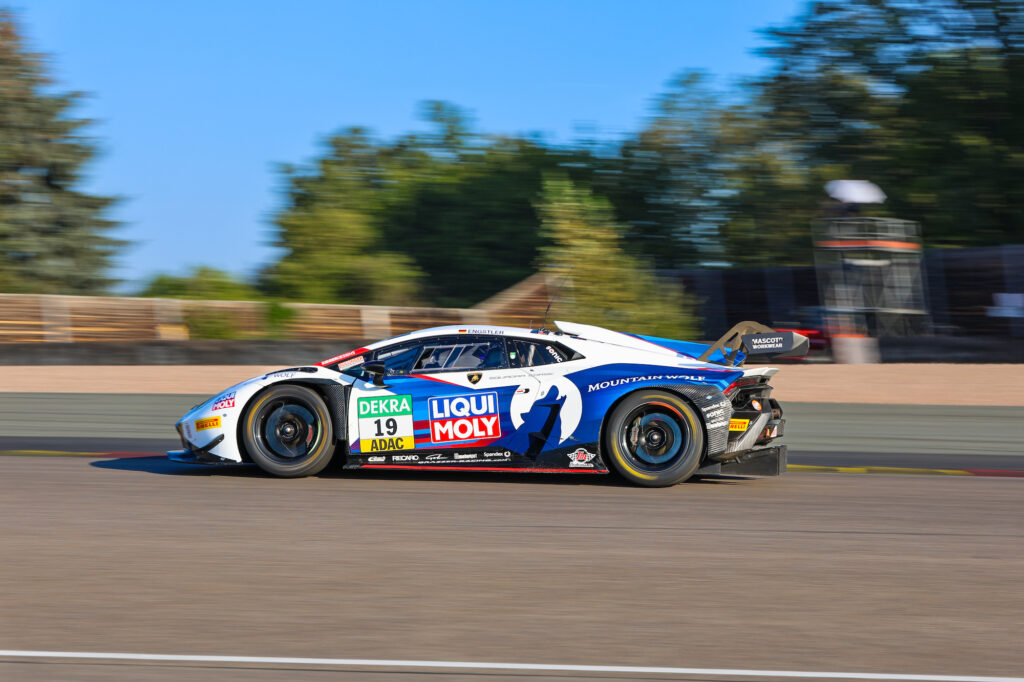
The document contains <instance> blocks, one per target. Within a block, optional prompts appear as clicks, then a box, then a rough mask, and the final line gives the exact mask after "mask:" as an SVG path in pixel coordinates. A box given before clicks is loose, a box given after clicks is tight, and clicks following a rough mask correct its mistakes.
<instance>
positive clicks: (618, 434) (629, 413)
mask: <svg viewBox="0 0 1024 682" xmlns="http://www.w3.org/2000/svg"><path fill="white" fill-rule="evenodd" d="M604 451H605V452H606V453H607V454H608V459H609V460H611V463H612V466H614V467H615V469H616V470H617V471H618V472H619V473H620V474H622V476H623V477H624V478H625V479H626V480H628V481H630V482H632V483H636V484H638V485H642V486H647V487H651V488H659V487H664V486H669V485H675V484H676V483H681V482H683V481H685V480H686V479H688V478H689V477H690V476H692V475H693V473H694V472H695V471H697V467H698V466H699V465H700V457H701V453H702V452H703V451H704V427H703V426H702V425H701V422H700V419H699V418H698V417H697V412H696V410H694V409H693V407H691V406H690V404H689V403H688V402H686V401H685V400H683V399H682V398H680V397H679V396H678V395H676V394H674V393H669V392H668V391H658V390H650V391H637V392H636V393H632V394H630V395H628V396H626V398H625V399H624V400H623V401H622V402H621V403H619V404H618V405H617V406H616V408H615V409H614V410H613V411H612V414H611V416H610V417H609V419H608V422H607V424H606V426H605V433H604Z"/></svg>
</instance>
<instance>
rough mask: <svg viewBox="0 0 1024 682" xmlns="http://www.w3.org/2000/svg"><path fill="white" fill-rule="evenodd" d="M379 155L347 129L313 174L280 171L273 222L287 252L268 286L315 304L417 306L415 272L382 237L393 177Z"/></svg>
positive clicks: (374, 147) (360, 135)
mask: <svg viewBox="0 0 1024 682" xmlns="http://www.w3.org/2000/svg"><path fill="white" fill-rule="evenodd" d="M382 157H383V154H382V150H381V149H379V148H378V146H377V145H375V144H374V142H373V141H372V140H371V139H370V138H369V136H368V135H367V134H366V132H365V131H363V130H361V129H358V128H352V129H349V130H348V131H345V132H344V133H342V134H339V135H337V136H335V137H334V138H332V139H331V140H330V142H329V150H328V154H327V155H325V156H324V157H323V158H321V159H320V160H319V161H318V162H317V164H316V168H315V169H302V170H300V169H296V168H292V167H285V168H284V169H283V172H284V174H285V178H286V181H287V183H288V190H287V197H288V203H287V205H286V207H285V208H284V209H283V210H282V211H281V212H280V213H278V215H277V217H276V219H275V223H276V224H277V227H278V239H277V246H279V247H281V248H282V249H284V255H283V256H282V258H281V259H280V260H279V261H278V262H277V263H276V264H275V265H274V266H272V267H271V268H270V269H269V271H268V272H267V273H266V274H265V280H266V282H265V288H267V289H268V290H269V291H270V292H271V293H273V294H274V295H277V296H280V297H283V298H287V299H290V300H299V301H311V302H320V303H362V304H375V305H412V304H415V303H417V302H418V301H419V299H420V297H419V287H420V279H421V273H420V271H419V270H418V269H417V268H416V266H415V265H414V264H413V262H412V261H411V259H409V258H408V257H406V256H404V255H402V254H401V253H397V252H396V251H395V250H393V249H390V248H389V246H388V244H387V243H386V242H385V239H384V237H383V235H382V234H381V229H380V223H379V216H380V213H381V211H382V210H383V208H384V205H385V204H384V201H385V199H386V197H385V193H384V191H383V190H381V185H383V184H385V183H386V182H387V181H389V180H390V178H389V177H388V173H389V171H388V169H387V168H386V166H385V164H386V163H387V161H386V159H384V158H382Z"/></svg>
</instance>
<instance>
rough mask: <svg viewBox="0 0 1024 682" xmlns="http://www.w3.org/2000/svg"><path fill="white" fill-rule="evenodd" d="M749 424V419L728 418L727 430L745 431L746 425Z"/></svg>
mask: <svg viewBox="0 0 1024 682" xmlns="http://www.w3.org/2000/svg"><path fill="white" fill-rule="evenodd" d="M749 425H750V420H749V419H730V420H729V430H730V431H746V430H747V426H749Z"/></svg>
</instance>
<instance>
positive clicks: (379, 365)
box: [363, 362, 387, 386]
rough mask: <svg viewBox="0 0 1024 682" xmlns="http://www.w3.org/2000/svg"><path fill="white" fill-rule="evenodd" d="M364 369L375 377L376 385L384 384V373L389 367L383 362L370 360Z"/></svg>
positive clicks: (374, 382) (374, 383)
mask: <svg viewBox="0 0 1024 682" xmlns="http://www.w3.org/2000/svg"><path fill="white" fill-rule="evenodd" d="M363 371H364V372H366V373H367V374H369V375H371V376H372V377H373V385H374V386H383V385H384V374H385V373H386V372H387V367H385V366H384V363H383V362H368V363H366V364H365V365H363Z"/></svg>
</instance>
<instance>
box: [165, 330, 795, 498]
mask: <svg viewBox="0 0 1024 682" xmlns="http://www.w3.org/2000/svg"><path fill="white" fill-rule="evenodd" d="M555 326H556V329H555V330H548V329H522V328H513V327H500V326H461V327H460V326H447V327H435V328H432V329H424V330H421V331H416V332H411V333H407V334H402V335H400V336H396V337H394V338H390V339H386V340H384V341H378V342H376V343H373V344H370V345H368V346H366V347H365V348H357V349H354V350H350V351H348V352H345V353H342V354H341V355H338V356H335V357H332V358H330V359H328V360H324V361H323V362H320V363H318V364H316V365H312V366H304V367H293V368H291V369H283V370H280V371H277V372H271V373H269V374H265V375H262V376H259V377H255V378H253V379H249V380H248V381H244V382H242V383H240V384H237V385H236V386H232V387H231V388H228V389H226V390H224V391H223V392H221V393H219V394H217V395H215V396H213V397H212V398H210V399H209V400H207V401H206V402H204V403H202V404H200V405H197V406H195V407H194V408H192V409H191V410H190V411H189V412H188V413H187V414H186V415H185V416H184V417H182V418H181V419H180V420H179V421H178V422H177V424H176V428H177V431H178V434H179V436H180V438H181V443H182V446H183V449H182V450H176V451H171V452H168V453H167V454H168V456H169V457H170V458H171V459H172V460H175V461H179V462H200V463H211V464H215V463H239V462H254V463H255V464H257V465H258V466H259V467H260V468H262V469H263V470H265V471H267V472H269V473H271V474H274V475H276V476H284V477H297V476H309V475H313V474H316V473H318V472H320V471H322V470H323V469H324V468H325V467H326V466H327V465H328V464H329V463H330V462H331V461H332V459H341V460H342V461H343V466H344V468H345V469H421V470H428V471H447V470H449V469H458V470H463V471H504V472H508V471H513V472H546V473H574V474H576V473H578V474H607V473H609V472H611V471H615V472H617V473H618V474H620V475H621V476H622V477H624V478H625V479H626V480H627V481H630V482H632V483H635V484H638V485H641V486H650V487H660V486H669V485H674V484H676V483H679V482H681V481H684V480H686V479H688V478H690V477H691V476H693V475H694V474H749V475H777V474H779V473H781V472H782V471H784V470H785V466H786V447H785V446H784V445H771V443H772V441H774V440H775V439H776V438H778V437H780V436H782V434H783V427H784V424H785V420H784V419H783V418H782V408H781V407H780V406H779V404H778V402H777V401H776V400H775V399H773V398H772V397H771V390H772V388H771V386H770V385H769V384H768V380H769V378H770V377H771V376H772V375H774V374H775V373H776V371H777V370H776V369H775V368H771V367H755V368H744V367H743V361H744V359H745V358H746V357H747V356H755V355H756V356H769V357H771V356H783V355H797V354H800V353H802V352H806V349H807V339H806V338H805V337H802V336H800V335H799V334H795V333H793V332H775V331H774V330H772V329H769V328H767V327H764V326H763V325H759V324H757V323H754V322H743V323H740V324H738V325H736V326H735V327H733V328H732V329H731V330H729V332H727V333H726V334H725V335H724V336H723V337H722V338H721V339H719V340H718V341H717V342H716V343H714V344H710V345H708V344H701V343H693V342H687V341H677V340H673V339H664V338H658V337H653V336H643V335H638V334H628V333H622V332H615V331H610V330H608V329H603V328H601V327H595V326H590V325H584V324H575V323H570V322H556V323H555Z"/></svg>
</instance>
